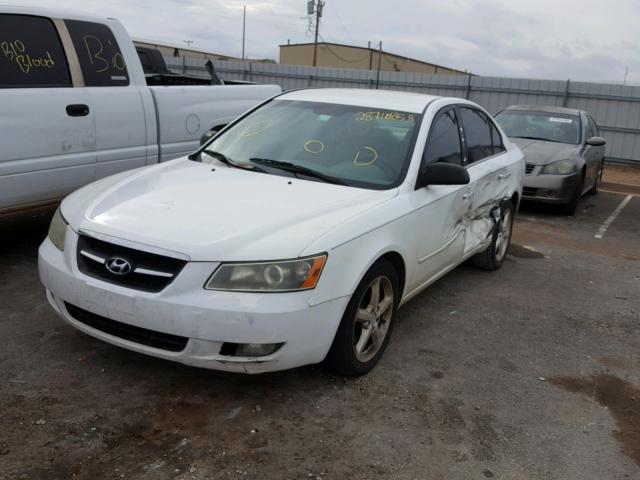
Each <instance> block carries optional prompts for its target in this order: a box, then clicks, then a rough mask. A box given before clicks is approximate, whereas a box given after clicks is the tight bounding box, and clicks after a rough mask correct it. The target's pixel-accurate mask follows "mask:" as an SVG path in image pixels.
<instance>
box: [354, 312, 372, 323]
mask: <svg viewBox="0 0 640 480" xmlns="http://www.w3.org/2000/svg"><path fill="white" fill-rule="evenodd" d="M375 319H376V317H375V315H374V314H373V313H371V312H370V311H369V310H367V309H366V308H359V309H358V312H357V313H356V322H358V323H363V324H366V323H371V322H373V321H374V320H375Z"/></svg>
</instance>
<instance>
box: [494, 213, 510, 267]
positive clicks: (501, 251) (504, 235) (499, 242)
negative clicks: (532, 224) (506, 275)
mask: <svg viewBox="0 0 640 480" xmlns="http://www.w3.org/2000/svg"><path fill="white" fill-rule="evenodd" d="M510 237H511V210H505V212H504V214H503V215H502V218H501V219H500V222H499V223H498V236H497V237H496V258H497V259H498V261H500V260H502V259H503V258H504V256H505V255H506V253H507V248H508V247H509V239H510Z"/></svg>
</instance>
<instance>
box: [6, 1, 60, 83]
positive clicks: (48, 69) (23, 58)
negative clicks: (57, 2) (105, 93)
mask: <svg viewBox="0 0 640 480" xmlns="http://www.w3.org/2000/svg"><path fill="white" fill-rule="evenodd" d="M71 86H72V85H71V75H70V74H69V66H68V64H67V57H66V56H65V53H64V50H63V48H62V43H61V42H60V37H58V32H57V31H56V28H55V26H54V25H53V22H52V21H51V20H49V19H48V18H44V17H33V16H30V15H8V14H0V88H23V87H71Z"/></svg>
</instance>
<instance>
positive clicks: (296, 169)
mask: <svg viewBox="0 0 640 480" xmlns="http://www.w3.org/2000/svg"><path fill="white" fill-rule="evenodd" d="M249 161H250V162H253V163H258V164H260V165H266V166H268V167H273V168H277V169H280V170H284V171H286V172H291V173H294V174H295V173H299V174H300V175H306V176H307V177H313V178H317V179H318V180H322V181H323V182H327V183H333V184H334V185H346V183H345V182H344V181H342V180H340V179H339V178H336V177H332V176H329V175H325V174H324V173H320V172H316V171H315V170H312V169H311V168H307V167H303V166H301V165H296V164H294V163H290V162H281V161H279V160H271V159H270V158H250V159H249Z"/></svg>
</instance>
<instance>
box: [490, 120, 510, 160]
mask: <svg viewBox="0 0 640 480" xmlns="http://www.w3.org/2000/svg"><path fill="white" fill-rule="evenodd" d="M489 128H490V129H491V143H492V144H493V154H494V155H497V154H498V153H500V152H504V151H505V150H506V148H504V142H503V141H502V135H500V132H499V131H498V128H497V127H496V125H495V124H494V123H493V122H492V121H491V120H489Z"/></svg>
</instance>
